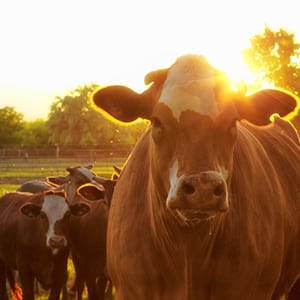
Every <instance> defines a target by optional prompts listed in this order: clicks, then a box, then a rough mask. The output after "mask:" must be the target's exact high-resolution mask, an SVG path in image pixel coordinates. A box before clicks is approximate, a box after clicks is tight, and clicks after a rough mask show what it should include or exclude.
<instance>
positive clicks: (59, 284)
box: [48, 248, 69, 300]
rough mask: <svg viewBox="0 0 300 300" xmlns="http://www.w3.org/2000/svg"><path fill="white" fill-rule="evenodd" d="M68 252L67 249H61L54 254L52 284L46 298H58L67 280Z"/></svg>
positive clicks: (53, 299)
mask: <svg viewBox="0 0 300 300" xmlns="http://www.w3.org/2000/svg"><path fill="white" fill-rule="evenodd" d="M68 254H69V250H68V249H67V248H66V249H62V250H60V253H59V254H57V255H55V256H54V269H53V275H52V276H53V279H54V282H53V285H52V286H51V289H50V295H49V297H48V300H59V297H60V293H61V291H62V290H63V287H64V286H65V285H66V284H67V280H68Z"/></svg>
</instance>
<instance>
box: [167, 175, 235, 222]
mask: <svg viewBox="0 0 300 300" xmlns="http://www.w3.org/2000/svg"><path fill="white" fill-rule="evenodd" d="M167 207H168V208H169V209H172V210H176V211H178V213H179V215H180V216H182V217H184V218H186V219H190V220H192V219H207V218H209V217H212V216H215V215H216V214H217V213H218V212H226V211H227V210H228V208H229V206H228V191H227V184H226V181H225V180H224V178H223V176H222V175H221V173H219V172H215V171H207V172H201V173H198V174H192V175H183V176H181V177H179V178H178V180H177V182H176V184H175V185H174V186H173V187H172V188H171V189H170V192H169V195H168V197H167Z"/></svg>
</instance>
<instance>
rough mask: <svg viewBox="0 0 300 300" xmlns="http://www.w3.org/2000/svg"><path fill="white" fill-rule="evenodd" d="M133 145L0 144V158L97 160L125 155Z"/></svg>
mask: <svg viewBox="0 0 300 300" xmlns="http://www.w3.org/2000/svg"><path fill="white" fill-rule="evenodd" d="M132 148H133V145H131V144H128V145H117V146H116V145H113V146H112V145H99V146H93V147H89V148H87V147H86V148H83V147H78V146H77V145H75V146H67V147H66V146H64V147H62V146H59V145H50V146H45V145H38V146H32V147H30V145H23V146H22V147H18V146H14V145H0V159H1V160H7V159H18V160H24V161H27V160H29V159H41V158H56V159H60V158H65V159H68V158H70V159H77V160H85V161H86V160H89V161H97V160H101V159H104V158H116V157H127V156H128V155H129V153H130V151H131V150H132Z"/></svg>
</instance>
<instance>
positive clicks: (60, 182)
mask: <svg viewBox="0 0 300 300" xmlns="http://www.w3.org/2000/svg"><path fill="white" fill-rule="evenodd" d="M92 167H93V166H92V165H88V166H85V167H81V166H75V167H68V168H67V169H66V170H67V171H68V172H69V174H68V175H66V176H49V177H47V181H48V182H49V183H51V184H53V185H56V186H60V187H61V188H63V189H64V190H65V191H66V193H67V200H68V202H69V203H72V202H73V199H74V197H75V195H76V191H77V189H78V187H80V186H81V185H83V184H85V183H89V182H92V183H93V182H95V181H94V177H95V176H96V175H95V173H93V172H92V171H91V169H92Z"/></svg>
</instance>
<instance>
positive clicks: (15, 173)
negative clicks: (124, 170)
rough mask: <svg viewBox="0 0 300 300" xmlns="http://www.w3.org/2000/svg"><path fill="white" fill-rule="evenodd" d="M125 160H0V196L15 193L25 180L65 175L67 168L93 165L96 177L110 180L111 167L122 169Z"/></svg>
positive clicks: (112, 170) (117, 158) (116, 158)
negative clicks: (5, 193)
mask: <svg viewBox="0 0 300 300" xmlns="http://www.w3.org/2000/svg"><path fill="white" fill-rule="evenodd" d="M125 161H126V158H124V157H121V158H119V157H115V158H105V159H102V160H101V161H92V162H91V161H88V160H80V161H79V160H73V159H70V158H60V159H59V160H57V159H49V158H47V159H42V158H39V159H28V160H26V161H25V160H23V159H6V160H0V195H2V194H3V193H4V192H10V191H15V190H16V188H18V187H19V186H20V185H21V184H22V183H23V182H25V181H27V180H34V179H39V180H45V178H46V177H47V176H57V175H67V174H68V172H67V171H66V168H67V167H72V166H77V165H80V166H87V165H90V164H92V165H93V168H92V170H93V172H95V173H96V174H97V175H98V176H101V177H106V178H110V177H111V175H112V174H113V172H114V169H113V166H117V167H119V168H120V167H122V166H123V164H124V162H125Z"/></svg>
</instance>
